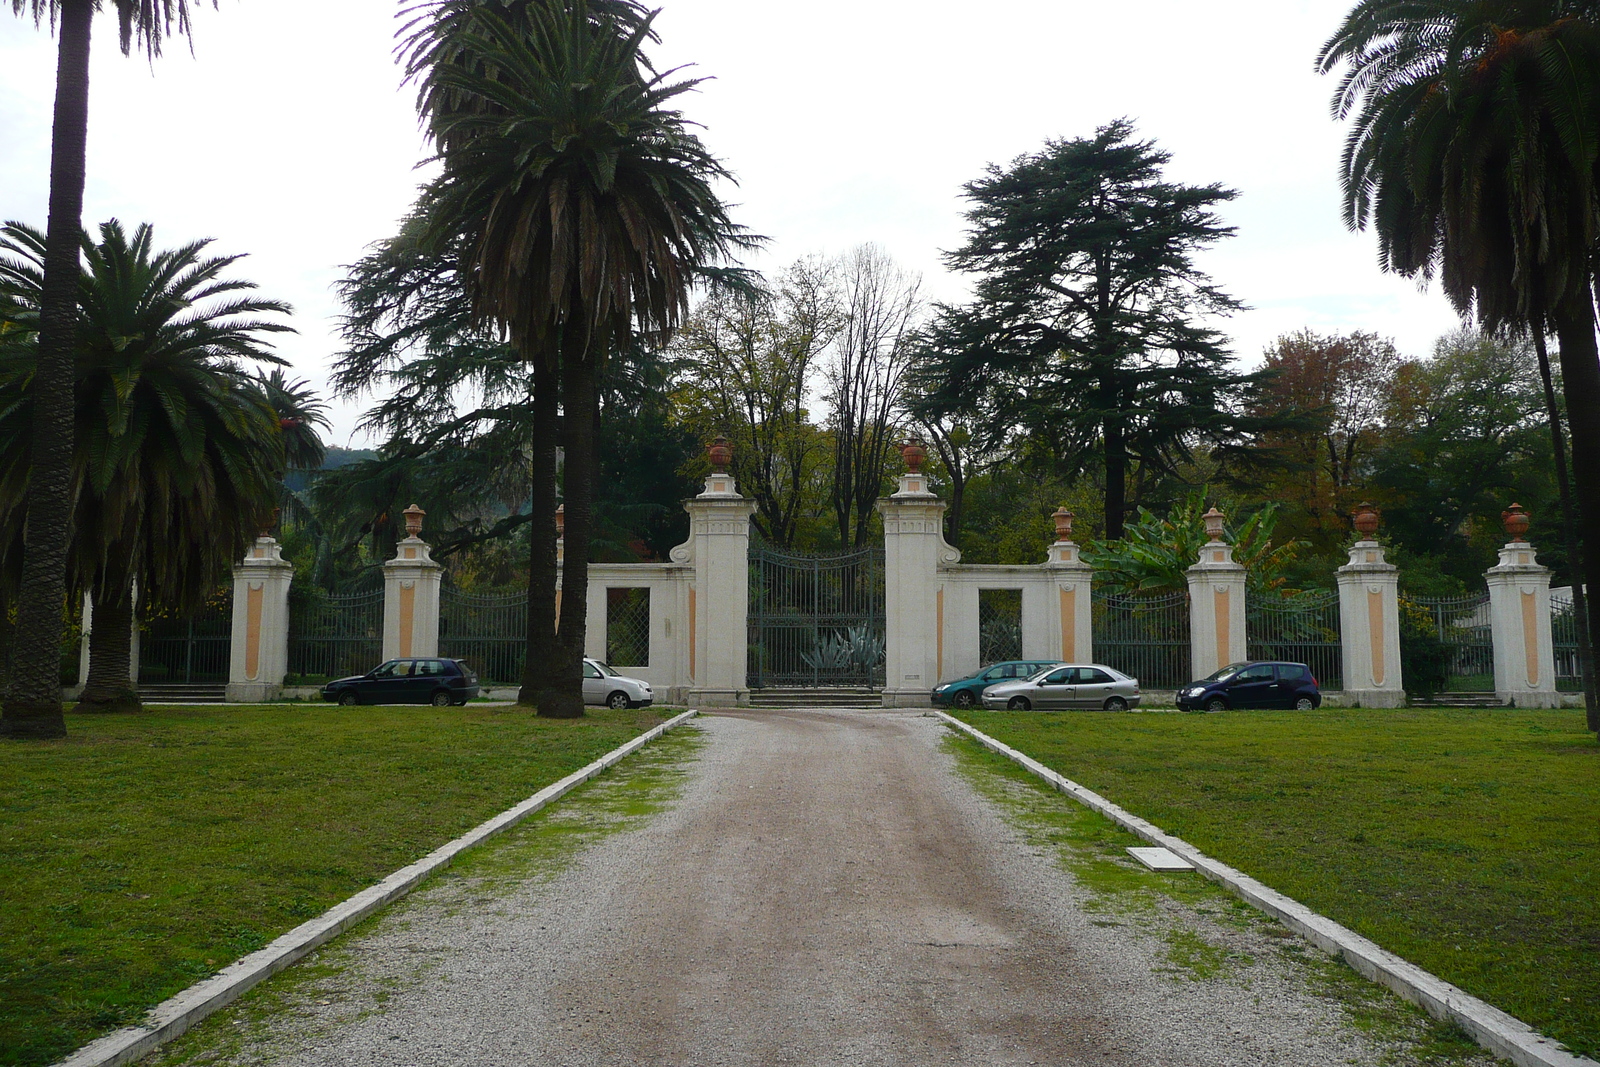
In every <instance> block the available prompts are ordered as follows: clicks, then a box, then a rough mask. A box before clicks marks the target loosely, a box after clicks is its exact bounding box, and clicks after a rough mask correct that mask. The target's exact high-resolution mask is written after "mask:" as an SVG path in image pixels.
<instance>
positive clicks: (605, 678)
mask: <svg viewBox="0 0 1600 1067" xmlns="http://www.w3.org/2000/svg"><path fill="white" fill-rule="evenodd" d="M655 699H656V698H655V694H654V693H652V692H650V683H649V682H646V681H643V680H641V679H638V678H629V677H627V676H625V675H621V674H618V673H617V672H616V671H614V670H612V669H611V668H610V667H608V666H606V665H605V664H604V663H601V662H600V661H599V660H597V659H588V658H585V659H584V661H583V702H584V703H585V704H604V705H605V706H606V707H608V708H647V707H649V706H650V705H651V704H653V703H655Z"/></svg>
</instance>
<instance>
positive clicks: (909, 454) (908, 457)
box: [900, 436, 928, 474]
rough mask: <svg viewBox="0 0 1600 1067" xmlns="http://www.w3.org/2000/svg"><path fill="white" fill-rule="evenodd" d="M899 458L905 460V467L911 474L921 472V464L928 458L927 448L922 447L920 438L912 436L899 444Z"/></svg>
mask: <svg viewBox="0 0 1600 1067" xmlns="http://www.w3.org/2000/svg"><path fill="white" fill-rule="evenodd" d="M900 458H901V459H903V460H905V461H906V469H907V470H909V471H910V472H911V473H912V474H921V473H922V465H923V464H924V463H926V462H927V460H928V450H927V449H926V448H923V447H922V438H920V437H915V436H913V437H912V438H911V440H909V441H907V442H906V443H905V444H903V445H901V446H900Z"/></svg>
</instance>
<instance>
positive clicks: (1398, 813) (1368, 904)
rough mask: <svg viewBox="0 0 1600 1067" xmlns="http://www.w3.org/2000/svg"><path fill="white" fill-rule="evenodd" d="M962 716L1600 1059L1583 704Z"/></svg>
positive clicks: (1593, 752)
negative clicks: (1567, 707)
mask: <svg viewBox="0 0 1600 1067" xmlns="http://www.w3.org/2000/svg"><path fill="white" fill-rule="evenodd" d="M962 718H963V719H965V720H966V721H967V722H970V723H972V724H973V725H974V726H977V727H978V728H979V729H981V730H983V731H984V732H986V733H988V734H990V735H991V736H993V737H995V738H998V739H999V740H1001V741H1004V742H1005V743H1006V744H1009V745H1011V746H1013V747H1015V748H1017V749H1020V750H1021V751H1023V752H1026V753H1027V754H1029V755H1030V756H1033V757H1034V758H1035V759H1037V760H1039V761H1040V762H1041V763H1044V764H1045V765H1046V766H1049V767H1051V768H1053V769H1054V770H1056V771H1058V772H1060V773H1061V774H1064V775H1066V776H1067V777H1069V778H1071V779H1073V780H1074V781H1077V782H1079V783H1081V784H1083V785H1086V786H1088V787H1089V788H1091V789H1094V790H1095V791H1096V792H1099V793H1101V794H1102V795H1104V796H1105V797H1107V798H1108V799H1110V800H1112V801H1113V802H1115V803H1117V804H1120V805H1122V806H1123V807H1125V808H1127V809H1129V810H1130V811H1133V812H1135V813H1136V814H1138V815H1141V816H1143V817H1144V818H1147V819H1149V820H1150V821H1152V822H1154V823H1155V824H1156V825H1158V826H1160V827H1161V828H1162V829H1164V830H1166V831H1167V832H1169V833H1172V834H1175V835H1177V836H1179V837H1182V838H1184V839H1185V840H1187V841H1188V842H1190V843H1191V844H1193V845H1194V846H1196V847H1197V848H1199V849H1201V850H1202V851H1204V852H1206V853H1207V854H1208V855H1211V856H1214V857H1216V858H1217V859H1219V860H1222V861H1223V862H1224V863H1228V864H1230V865H1232V866H1234V867H1237V868H1238V869H1240V870H1242V871H1244V872H1246V873H1247V874H1250V875H1252V876H1254V877H1255V878H1258V879H1260V880H1261V881H1263V882H1265V883H1266V884H1267V885H1270V886H1272V887H1273V888H1274V889H1277V890H1279V891H1280V892H1283V893H1287V894H1288V895H1289V896H1291V897H1294V898H1295V899H1296V900H1299V901H1300V902H1301V903H1303V904H1305V905H1306V906H1308V907H1310V908H1313V909H1315V910H1316V911H1319V912H1321V913H1322V914H1324V915H1327V916H1329V917H1330V918H1333V919H1335V920H1337V921H1338V922H1341V923H1343V924H1344V925H1346V926H1348V927H1350V928H1351V929H1353V930H1356V931H1357V932H1359V933H1361V934H1364V935H1365V936H1367V937H1369V938H1371V939H1372V940H1374V941H1376V942H1377V943H1378V944H1380V945H1382V946H1383V947H1384V948H1386V949H1388V950H1389V951H1391V952H1394V953H1397V954H1398V955H1400V956H1402V957H1404V958H1406V959H1408V960H1410V961H1411V962H1413V963H1415V964H1417V965H1418V966H1421V967H1424V968H1426V969H1427V970H1429V971H1432V972H1433V973H1434V974H1437V975H1439V976H1440V977H1442V978H1444V979H1446V980H1447V981H1450V982H1454V983H1455V984H1456V985H1459V986H1460V987H1462V988H1463V989H1465V990H1467V991H1468V992H1470V993H1472V994H1473V995H1475V996H1478V997H1481V998H1482V999H1484V1000H1486V1001H1488V1002H1489V1003H1491V1004H1493V1005H1495V1006H1496V1007H1499V1008H1502V1009H1504V1010H1505V1011H1508V1012H1510V1013H1512V1014H1513V1015H1515V1016H1517V1017H1518V1018H1520V1019H1522V1020H1523V1021H1525V1022H1527V1023H1529V1024H1530V1025H1532V1026H1534V1027H1536V1028H1538V1029H1539V1030H1541V1031H1542V1032H1544V1033H1545V1034H1547V1035H1549V1036H1551V1037H1554V1038H1555V1039H1557V1040H1559V1041H1562V1042H1564V1043H1565V1044H1566V1045H1567V1046H1568V1047H1569V1048H1571V1049H1572V1050H1573V1051H1575V1052H1579V1053H1581V1054H1584V1055H1589V1056H1595V1055H1597V1054H1600V1011H1597V1010H1596V1007H1595V1005H1596V1004H1600V892H1597V891H1600V870H1597V868H1600V746H1597V745H1596V744H1595V741H1594V738H1593V737H1592V736H1591V735H1589V734H1588V733H1587V732H1586V731H1585V729H1584V726H1583V717H1582V713H1581V712H1574V711H1524V710H1515V711H1509V710H1485V711H1476V710H1463V709H1437V710H1430V709H1407V710H1395V711H1380V710H1363V709H1322V710H1320V711H1316V712H1310V713H1307V712H1273V711H1250V712H1226V713H1223V714H1218V715H1101V714H1083V713H1078V714H1073V713H1063V714H1037V713H1033V714H1029V713H1009V712H1008V713H988V712H971V713H966V714H963V715H962Z"/></svg>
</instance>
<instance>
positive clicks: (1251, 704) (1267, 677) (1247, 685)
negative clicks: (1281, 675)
mask: <svg viewBox="0 0 1600 1067" xmlns="http://www.w3.org/2000/svg"><path fill="white" fill-rule="evenodd" d="M1277 686H1278V676H1277V674H1276V673H1274V672H1273V670H1272V665H1271V664H1270V663H1266V664H1257V665H1256V666H1254V667H1246V668H1244V670H1242V671H1240V672H1239V673H1238V674H1236V675H1234V676H1233V680H1232V681H1231V682H1229V683H1228V703H1229V704H1231V705H1233V706H1234V707H1236V708H1266V707H1271V706H1272V697H1273V692H1274V690H1276V689H1277Z"/></svg>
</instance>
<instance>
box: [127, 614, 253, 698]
mask: <svg viewBox="0 0 1600 1067" xmlns="http://www.w3.org/2000/svg"><path fill="white" fill-rule="evenodd" d="M232 632H233V594H232V591H231V590H223V591H220V592H218V593H217V594H216V595H215V596H213V597H212V598H211V600H209V601H208V602H207V603H206V605H205V607H203V608H201V609H200V610H199V611H197V612H195V613H193V614H192V615H188V616H186V617H184V618H181V619H169V618H161V619H151V620H150V621H149V622H148V623H147V624H146V628H145V632H144V633H143V634H141V635H140V637H139V684H140V685H143V686H156V685H221V684H223V683H225V682H227V680H228V653H229V650H230V648H231V646H232V639H231V636H230V635H231V634H232Z"/></svg>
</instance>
